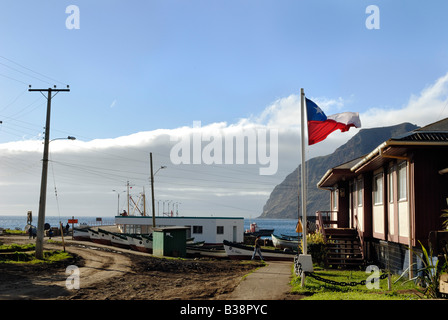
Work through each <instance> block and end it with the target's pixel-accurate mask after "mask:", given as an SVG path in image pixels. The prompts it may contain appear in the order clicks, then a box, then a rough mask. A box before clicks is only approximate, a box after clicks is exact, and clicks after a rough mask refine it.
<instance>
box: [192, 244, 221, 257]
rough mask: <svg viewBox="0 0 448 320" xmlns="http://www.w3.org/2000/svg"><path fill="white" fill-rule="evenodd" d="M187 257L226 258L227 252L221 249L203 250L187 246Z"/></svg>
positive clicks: (202, 248)
mask: <svg viewBox="0 0 448 320" xmlns="http://www.w3.org/2000/svg"><path fill="white" fill-rule="evenodd" d="M187 255H190V256H204V257H211V258H227V252H226V250H225V249H223V248H222V249H217V248H205V247H198V246H188V245H187Z"/></svg>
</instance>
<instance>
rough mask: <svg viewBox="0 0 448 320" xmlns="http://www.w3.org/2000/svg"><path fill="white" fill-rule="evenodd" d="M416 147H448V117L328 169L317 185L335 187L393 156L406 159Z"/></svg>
mask: <svg viewBox="0 0 448 320" xmlns="http://www.w3.org/2000/svg"><path fill="white" fill-rule="evenodd" d="M414 147H420V148H421V147H448V118H445V119H442V120H440V121H437V122H434V123H431V124H429V125H427V126H425V127H422V128H419V129H416V130H413V131H410V132H407V133H405V134H403V135H400V136H396V137H392V138H391V139H389V140H387V141H385V142H383V143H382V144H380V145H379V146H378V147H376V148H375V149H374V150H373V151H372V152H370V153H369V154H367V155H365V156H363V157H360V158H358V159H354V160H352V161H349V162H346V163H344V164H342V165H339V166H337V167H334V168H332V169H330V170H328V171H327V172H326V173H325V174H324V176H323V177H322V178H321V180H320V181H319V182H318V183H317V186H318V187H319V188H330V187H333V186H334V185H335V184H336V183H337V182H338V181H340V180H344V179H346V178H348V177H351V176H355V175H357V174H359V173H362V172H366V171H370V170H374V169H376V168H379V167H380V166H382V165H383V164H384V163H385V162H387V161H389V158H391V157H394V158H402V159H406V157H405V156H403V155H404V154H406V152H407V151H408V150H409V148H414ZM349 172H351V173H349Z"/></svg>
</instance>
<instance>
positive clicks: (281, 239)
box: [271, 234, 299, 251]
mask: <svg viewBox="0 0 448 320" xmlns="http://www.w3.org/2000/svg"><path fill="white" fill-rule="evenodd" d="M271 239H272V243H273V245H274V247H276V248H279V249H285V248H289V249H291V250H296V251H297V247H298V246H299V239H298V238H296V239H294V238H292V237H288V236H278V235H275V234H271Z"/></svg>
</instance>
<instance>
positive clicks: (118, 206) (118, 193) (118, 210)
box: [112, 189, 126, 216]
mask: <svg viewBox="0 0 448 320" xmlns="http://www.w3.org/2000/svg"><path fill="white" fill-rule="evenodd" d="M112 191H114V192H116V193H117V195H118V204H117V216H119V215H120V192H118V191H117V190H115V189H114V190H112ZM123 192H126V191H121V193H123Z"/></svg>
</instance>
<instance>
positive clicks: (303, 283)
mask: <svg viewBox="0 0 448 320" xmlns="http://www.w3.org/2000/svg"><path fill="white" fill-rule="evenodd" d="M300 101H301V110H300V118H301V124H300V127H301V128H300V130H301V140H302V143H301V144H302V151H301V153H302V154H301V156H302V165H301V169H302V170H301V186H302V188H301V189H302V190H301V191H302V220H303V222H302V229H303V230H302V243H303V254H304V255H306V254H307V243H306V231H307V230H306V227H307V221H306V218H307V217H306V180H305V174H306V170H305V92H304V90H303V88H302V89H301V90H300ZM301 279H302V280H301V285H302V287H303V286H305V272H303V273H302V278H301Z"/></svg>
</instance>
